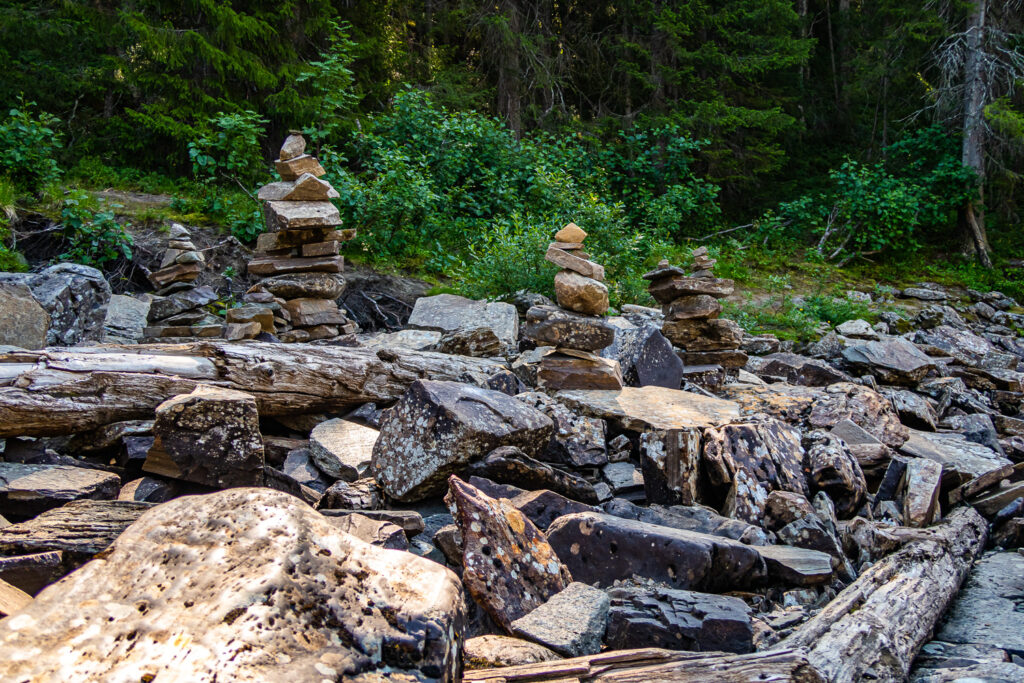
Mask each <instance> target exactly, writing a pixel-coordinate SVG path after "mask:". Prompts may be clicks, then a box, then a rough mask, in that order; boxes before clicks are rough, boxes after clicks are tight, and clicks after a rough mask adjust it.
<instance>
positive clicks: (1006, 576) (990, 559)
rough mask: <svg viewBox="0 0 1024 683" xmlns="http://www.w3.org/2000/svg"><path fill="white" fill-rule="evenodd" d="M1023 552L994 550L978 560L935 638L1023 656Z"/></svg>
mask: <svg viewBox="0 0 1024 683" xmlns="http://www.w3.org/2000/svg"><path fill="white" fill-rule="evenodd" d="M1022 595H1024V555H1021V554H1020V553H994V554H991V555H987V556H986V557H983V558H982V559H981V560H979V561H978V562H977V563H976V564H975V565H974V569H973V571H972V572H971V574H970V575H969V576H968V578H967V581H966V582H965V584H964V587H963V588H962V589H961V591H960V593H959V595H958V596H957V599H956V602H954V603H953V607H952V609H951V610H950V612H949V614H948V616H947V618H946V619H945V620H944V622H943V624H942V626H941V627H940V628H939V630H938V633H936V635H935V638H936V639H937V640H941V641H944V642H947V643H973V644H977V645H990V646H994V647H998V648H1000V649H1002V650H1008V651H1010V652H1013V653H1015V654H1018V655H1024V629H1022V628H1021V611H1020V609H1021V608H1020V601H1021V596H1022Z"/></svg>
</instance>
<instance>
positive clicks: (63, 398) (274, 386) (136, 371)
mask: <svg viewBox="0 0 1024 683" xmlns="http://www.w3.org/2000/svg"><path fill="white" fill-rule="evenodd" d="M503 367H505V365H504V364H503V362H501V361H500V360H493V359H485V358H469V357H465V356H449V355H446V354H441V353H431V352H426V351H411V350H408V349H376V350H374V349H363V348H348V347H340V346H315V345H311V344H271V343H259V342H250V343H244V344H239V343H226V342H197V343H194V344H175V345H170V344H153V345H144V346H142V345H140V346H104V347H85V348H75V349H46V350H40V351H14V352H9V353H3V354H0V438H2V437H8V436H54V435H59V434H73V433H76V432H82V431H87V430H90V429H95V428H96V427H101V426H103V425H105V424H110V423H111V422H119V421H121V420H132V419H143V418H150V417H152V416H153V411H154V409H155V408H156V407H157V406H158V405H159V404H160V403H162V402H163V401H165V400H166V399H168V398H170V397H171V396H175V395H177V394H185V393H189V392H191V391H192V390H193V389H194V388H195V386H196V385H197V384H200V383H204V384H213V385H216V386H221V387H227V388H230V389H237V390H239V391H244V392H247V393H250V394H252V395H253V396H255V397H256V403H257V406H258V408H259V412H260V415H261V416H266V415H285V414H289V413H308V412H316V411H328V410H337V409H342V408H346V407H350V406H353V405H358V404H361V403H367V402H371V401H373V402H387V401H392V400H394V399H396V398H398V397H399V396H401V395H402V394H403V393H405V390H406V389H407V388H408V387H409V385H410V384H412V383H413V382H414V381H415V380H417V379H421V378H429V379H437V380H457V381H462V382H471V383H474V384H481V383H482V382H483V381H484V380H485V379H486V378H487V377H488V376H490V375H491V374H493V373H495V372H496V371H498V370H500V369H502V368H503Z"/></svg>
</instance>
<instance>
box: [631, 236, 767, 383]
mask: <svg viewBox="0 0 1024 683" xmlns="http://www.w3.org/2000/svg"><path fill="white" fill-rule="evenodd" d="M715 263H716V261H715V260H714V259H712V258H709V257H708V250H707V247H700V248H698V249H694V250H693V265H692V271H693V273H692V274H691V275H689V276H687V275H686V273H685V272H684V271H683V270H682V269H681V268H677V267H676V266H673V265H670V264H669V262H668V261H667V260H664V259H663V260H662V261H661V262H660V263H659V264H658V267H657V268H656V269H655V270H653V271H651V272H649V273H646V274H645V275H644V276H643V277H644V279H645V280H648V281H650V285H649V286H648V291H649V292H650V293H651V296H653V297H654V299H655V300H656V301H657V302H658V303H660V304H661V305H662V312H663V313H664V314H665V322H664V324H663V325H662V327H661V333H662V334H664V335H665V336H666V337H667V338H668V339H669V341H671V342H672V344H673V345H675V346H677V347H679V348H680V349H682V352H681V353H680V354H679V355H680V356H681V357H682V359H683V364H684V365H685V366H687V370H688V371H689V370H690V369H691V367H693V366H698V367H701V368H708V367H713V366H719V367H721V368H724V369H725V370H726V371H730V372H732V371H735V369H736V368H741V367H743V366H744V365H745V364H746V362H747V354H745V353H743V352H742V351H739V350H738V349H739V348H740V344H741V343H742V341H743V330H742V328H740V326H739V325H737V324H736V323H735V322H733V321H732V320H725V319H723V318H719V317H718V316H719V315H720V314H721V312H722V304H721V303H719V301H718V300H719V299H722V298H725V297H727V296H729V295H730V294H732V292H733V289H734V286H735V283H734V282H733V281H732V280H728V279H723V278H716V277H715V276H714V272H713V268H714V266H715Z"/></svg>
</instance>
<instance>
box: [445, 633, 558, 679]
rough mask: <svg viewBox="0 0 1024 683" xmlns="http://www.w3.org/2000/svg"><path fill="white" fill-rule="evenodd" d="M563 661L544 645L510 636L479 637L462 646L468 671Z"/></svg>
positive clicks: (463, 657)
mask: <svg viewBox="0 0 1024 683" xmlns="http://www.w3.org/2000/svg"><path fill="white" fill-rule="evenodd" d="M556 659H561V657H559V656H558V655H557V654H555V653H554V652H552V651H551V650H549V649H547V648H546V647H544V646H543V645H538V644H537V643H531V642H530V641H528V640H522V639H521V638H511V637H509V636H494V635H488V636H477V637H476V638H470V639H468V640H467V641H466V642H465V643H464V644H463V646H462V660H463V662H464V663H465V667H466V670H467V671H472V670H473V669H491V668H495V667H506V666H520V665H523V664H536V663H538V662H550V661H553V660H556Z"/></svg>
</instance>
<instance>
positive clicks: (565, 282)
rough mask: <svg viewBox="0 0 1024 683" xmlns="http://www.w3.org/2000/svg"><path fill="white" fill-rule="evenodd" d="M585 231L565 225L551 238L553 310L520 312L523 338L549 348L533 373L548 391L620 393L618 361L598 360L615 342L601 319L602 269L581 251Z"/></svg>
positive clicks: (604, 294)
mask: <svg viewBox="0 0 1024 683" xmlns="http://www.w3.org/2000/svg"><path fill="white" fill-rule="evenodd" d="M586 236H587V233H585V232H584V231H583V230H582V229H581V228H580V227H579V226H578V225H576V224H575V223H569V224H568V225H566V226H565V227H564V228H562V229H561V230H559V231H558V232H557V233H556V234H555V241H554V242H553V243H552V244H551V245H550V246H549V247H548V251H547V254H546V255H545V258H546V259H547V260H548V261H550V262H551V263H554V264H555V265H557V266H560V267H561V268H562V270H560V271H559V272H558V274H557V275H555V294H556V296H557V299H558V306H559V307H555V306H534V307H532V308H530V310H528V311H527V312H526V329H525V331H524V336H525V337H526V338H527V339H530V340H532V341H533V342H535V343H536V344H537V345H538V346H546V347H550V351H549V352H548V353H547V355H545V356H544V357H543V359H542V360H541V362H540V367H539V368H538V370H537V380H538V382H539V383H540V385H541V387H543V388H545V389H548V390H559V389H621V388H622V369H621V368H620V367H619V363H618V361H615V360H610V359H608V358H602V357H600V356H598V355H597V354H596V353H594V352H596V351H599V350H601V349H603V348H605V347H606V346H609V345H611V344H612V342H613V341H614V340H615V331H614V328H613V327H612V326H611V325H610V324H608V323H607V322H605V320H604V319H603V318H602V317H601V316H602V315H603V314H604V313H606V312H607V311H608V288H607V287H606V286H605V285H604V284H603V283H602V282H601V281H602V280H604V268H603V267H601V266H600V265H598V264H596V263H594V262H593V261H590V260H589V255H588V254H587V253H586V252H584V251H583V240H584V239H585V238H586Z"/></svg>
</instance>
